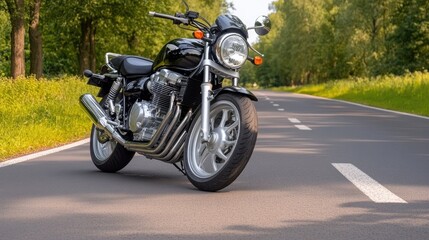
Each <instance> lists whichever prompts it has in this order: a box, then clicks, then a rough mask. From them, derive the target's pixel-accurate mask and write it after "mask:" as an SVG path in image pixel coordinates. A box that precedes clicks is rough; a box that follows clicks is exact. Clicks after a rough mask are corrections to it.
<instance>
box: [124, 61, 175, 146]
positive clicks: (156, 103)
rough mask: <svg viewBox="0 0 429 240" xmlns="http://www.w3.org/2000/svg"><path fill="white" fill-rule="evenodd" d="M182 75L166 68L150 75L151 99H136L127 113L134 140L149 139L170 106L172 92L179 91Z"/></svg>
mask: <svg viewBox="0 0 429 240" xmlns="http://www.w3.org/2000/svg"><path fill="white" fill-rule="evenodd" d="M182 78H184V76H182V75H180V74H178V73H175V72H172V71H170V70H167V69H162V70H161V71H159V72H157V73H155V74H153V75H152V76H151V77H150V81H149V84H148V89H149V91H150V92H151V93H152V95H153V96H152V100H151V101H150V102H148V101H137V102H135V103H134V105H133V106H132V108H131V110H130V113H129V121H128V127H129V129H130V130H131V131H132V132H133V139H134V141H150V140H151V139H152V137H153V135H154V134H155V132H156V130H157V129H158V127H159V126H160V125H161V122H162V120H163V118H164V116H165V115H166V114H167V112H168V109H169V108H170V96H171V93H172V92H179V91H180V81H181V79H182Z"/></svg>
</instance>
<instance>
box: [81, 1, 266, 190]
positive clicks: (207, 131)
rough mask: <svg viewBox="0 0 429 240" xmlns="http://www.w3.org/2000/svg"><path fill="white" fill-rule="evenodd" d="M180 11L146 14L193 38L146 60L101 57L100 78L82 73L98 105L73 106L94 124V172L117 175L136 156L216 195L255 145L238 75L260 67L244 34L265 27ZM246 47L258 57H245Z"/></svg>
mask: <svg viewBox="0 0 429 240" xmlns="http://www.w3.org/2000/svg"><path fill="white" fill-rule="evenodd" d="M183 2H184V1H183ZM184 4H185V5H186V13H184V14H181V13H176V14H175V15H174V16H171V15H166V14H160V13H155V12H150V13H149V14H150V15H151V16H153V17H159V18H164V19H170V20H172V21H173V24H176V25H185V26H187V27H188V28H189V27H194V28H195V29H196V31H195V32H194V37H195V39H187V38H181V39H176V40H173V41H170V42H168V43H167V44H166V45H165V46H164V47H163V48H162V49H161V51H160V53H159V54H158V56H157V57H156V58H155V60H153V61H152V60H149V59H146V58H143V57H138V56H129V55H120V54H114V53H107V54H106V64H105V65H104V66H103V68H102V71H101V73H100V74H94V73H92V72H91V71H89V70H86V71H85V72H84V75H85V76H86V77H88V78H89V81H88V84H90V85H94V86H97V87H100V92H99V94H98V97H101V98H102V100H101V101H100V103H98V102H97V100H96V99H95V98H94V97H93V96H92V95H90V94H84V95H82V96H81V97H80V103H81V105H82V106H83V108H84V110H85V111H86V112H87V114H88V115H89V116H90V118H91V120H92V121H93V123H94V126H93V127H92V130H91V139H90V152H91V158H92V161H93V163H94V164H95V166H96V167H97V168H99V169H100V170H101V171H103V172H116V171H119V170H121V169H122V168H123V167H125V166H126V165H127V164H128V163H129V162H130V161H131V159H132V158H133V156H134V154H135V153H136V152H137V153H139V154H142V155H144V156H146V157H147V158H149V159H157V160H161V161H164V162H167V163H171V164H174V166H176V167H177V168H178V169H179V170H180V171H181V172H182V173H184V174H185V175H186V176H187V177H188V179H189V180H190V181H191V182H192V184H193V185H194V186H195V187H197V188H198V189H200V190H204V191H218V190H220V189H222V188H225V187H226V186H228V185H229V184H231V183H232V182H233V181H234V180H235V179H236V178H237V177H238V175H239V174H240V173H241V172H242V171H243V169H244V167H245V166H246V164H247V162H248V161H249V158H250V157H251V155H252V152H253V148H254V146H255V142H256V138H257V132H258V120H257V115H256V110H255V107H254V105H253V103H252V101H257V98H256V97H255V96H254V95H253V94H252V93H251V92H250V91H248V90H247V89H245V88H243V87H240V86H239V85H238V82H239V79H240V74H239V70H240V68H241V67H242V66H243V65H244V63H245V62H246V61H251V62H253V63H254V64H256V65H258V64H260V63H261V60H262V58H261V57H260V56H262V54H260V53H258V52H257V51H256V50H254V49H253V48H252V47H251V46H250V45H249V44H248V42H247V40H246V39H247V38H248V29H255V31H256V32H257V34H259V35H265V34H267V33H268V32H269V30H270V28H271V23H270V21H269V19H268V18H267V17H265V16H262V17H259V18H258V19H257V21H256V23H255V26H254V27H251V28H246V26H245V25H244V24H243V22H242V21H241V20H240V19H239V18H238V17H236V16H233V15H221V16H219V17H218V18H217V19H216V22H215V24H213V25H211V24H209V23H208V22H207V21H206V20H205V19H204V18H202V17H200V16H199V13H198V12H194V11H190V10H189V7H188V5H187V4H186V2H184ZM249 48H250V49H252V50H254V51H255V52H256V53H258V54H259V55H260V56H257V57H254V58H251V57H249V54H248V51H249ZM224 79H229V80H230V81H229V82H231V83H232V84H231V85H232V86H226V87H225V86H223V83H224ZM225 82H226V81H225ZM179 164H180V165H179Z"/></svg>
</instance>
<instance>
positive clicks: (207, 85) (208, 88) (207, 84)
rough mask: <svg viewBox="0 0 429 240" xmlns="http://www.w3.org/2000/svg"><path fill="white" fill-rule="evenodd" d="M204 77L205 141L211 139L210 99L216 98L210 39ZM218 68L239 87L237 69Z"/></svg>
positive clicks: (207, 43)
mask: <svg viewBox="0 0 429 240" xmlns="http://www.w3.org/2000/svg"><path fill="white" fill-rule="evenodd" d="M206 38H207V39H210V33H206ZM203 62H204V63H203V64H204V79H203V83H202V84H201V97H202V99H201V121H202V123H201V140H202V142H203V143H207V142H209V141H210V138H211V137H212V136H211V132H210V101H212V100H213V99H214V96H213V91H212V87H213V86H212V84H211V82H212V81H211V79H210V76H211V75H210V68H211V67H212V66H213V67H214V68H216V66H217V64H215V63H213V62H212V61H210V43H209V41H206V42H205V46H204V61H203ZM216 70H218V71H221V72H223V74H225V75H227V76H231V78H232V85H233V86H234V87H238V79H239V74H238V72H236V71H230V70H225V69H223V70H222V69H220V66H219V67H218V68H216Z"/></svg>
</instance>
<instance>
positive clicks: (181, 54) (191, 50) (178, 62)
mask: <svg viewBox="0 0 429 240" xmlns="http://www.w3.org/2000/svg"><path fill="white" fill-rule="evenodd" d="M203 54H204V42H203V41H202V40H198V39H188V38H179V39H174V40H172V41H170V42H168V43H167V44H166V45H165V46H164V47H163V48H162V49H161V51H160V52H159V54H158V56H157V57H156V58H155V60H154V62H153V68H152V70H153V71H154V72H155V71H157V70H159V69H160V68H169V69H175V70H181V71H191V70H194V69H195V68H196V67H197V66H198V64H199V63H200V61H201V59H202V57H203Z"/></svg>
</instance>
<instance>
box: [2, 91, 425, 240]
mask: <svg viewBox="0 0 429 240" xmlns="http://www.w3.org/2000/svg"><path fill="white" fill-rule="evenodd" d="M256 94H257V95H258V97H259V98H260V101H259V102H257V103H256V108H257V110H258V114H259V124H260V128H259V136H258V141H257V146H256V148H255V151H254V154H253V156H252V158H251V160H250V162H249V164H248V166H247V168H246V169H245V170H244V172H243V173H242V175H241V176H240V177H239V178H238V179H237V180H236V181H235V182H234V183H233V184H232V185H231V186H229V187H228V188H226V189H225V190H223V191H221V192H218V193H206V192H200V191H197V190H195V188H193V186H192V185H191V184H190V183H189V182H188V181H187V179H186V177H184V176H183V175H181V174H180V173H179V172H178V171H177V170H176V169H175V168H174V167H172V166H170V165H168V164H165V163H161V162H157V161H151V160H146V159H145V158H144V157H142V156H136V157H135V158H134V159H133V161H132V162H131V163H130V164H129V165H128V166H127V167H126V168H125V169H123V170H122V171H121V172H120V173H118V174H106V173H101V172H99V171H97V170H96V168H95V167H94V166H93V165H92V163H91V161H90V156H89V149H88V145H87V144H86V145H82V146H79V147H75V148H73V149H70V150H66V151H62V152H59V153H56V154H51V155H48V156H45V157H41V158H37V159H33V160H30V161H27V162H23V163H19V164H15V165H11V166H7V167H3V168H0V239H4V240H13V239H19V240H21V239H31V240H33V239H34V240H36V239H43V240H48V239H55V240H58V239H85V240H86V239H317V240H320V239H329V240H332V239H365V240H368V239H389V240H394V239H429V174H428V173H429V120H428V119H423V118H417V117H412V116H404V115H399V114H396V113H389V112H383V111H379V110H374V109H368V108H364V107H360V106H355V105H350V104H346V103H341V102H335V101H329V100H322V99H317V98H311V97H306V96H303V95H293V94H285V93H274V92H265V91H259V92H256ZM35 141H37V139H35ZM337 163H339V164H342V165H341V166H345V168H346V171H345V172H344V174H345V175H343V173H341V172H340V171H339V170H338V169H337V168H336V167H334V165H333V164H337ZM350 166H352V167H355V168H356V169H358V170H359V171H361V174H364V175H365V176H364V177H362V176H361V175H359V174H357V173H356V172H353V171H352V168H348V167H350ZM347 171H350V172H349V176H348V177H346V175H347V174H348V173H347ZM353 176H354V178H355V180H353ZM356 176H357V177H356ZM348 178H350V179H348ZM368 178H369V179H372V180H373V181H372V182H371V181H369V180H368ZM367 180H368V181H367ZM353 181H355V182H353ZM375 181H376V183H378V184H379V185H380V186H379V188H375V190H374V189H372V190H369V191H367V192H365V188H366V187H371V186H369V185H371V184H372V183H373V182H375ZM359 184H360V186H361V187H362V185H363V190H360V188H358V186H359ZM380 189H383V191H387V192H389V193H390V194H391V195H393V196H395V197H397V199H399V200H402V201H396V202H395V201H390V200H389V199H387V200H386V199H383V197H384V196H385V195H386V194H385V193H383V192H382V190H380ZM371 191H372V192H371ZM374 195H376V196H377V195H380V196H381V200H379V202H376V201H377V200H373V196H374Z"/></svg>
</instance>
